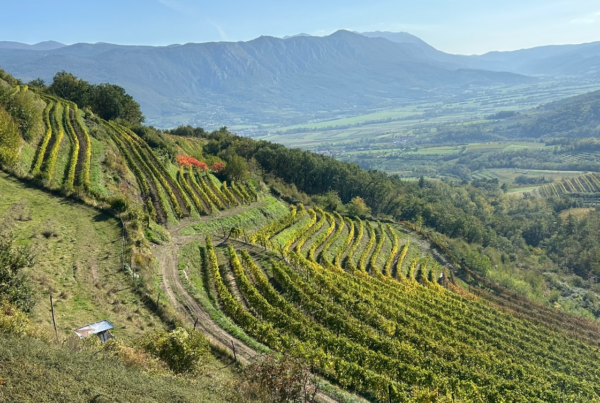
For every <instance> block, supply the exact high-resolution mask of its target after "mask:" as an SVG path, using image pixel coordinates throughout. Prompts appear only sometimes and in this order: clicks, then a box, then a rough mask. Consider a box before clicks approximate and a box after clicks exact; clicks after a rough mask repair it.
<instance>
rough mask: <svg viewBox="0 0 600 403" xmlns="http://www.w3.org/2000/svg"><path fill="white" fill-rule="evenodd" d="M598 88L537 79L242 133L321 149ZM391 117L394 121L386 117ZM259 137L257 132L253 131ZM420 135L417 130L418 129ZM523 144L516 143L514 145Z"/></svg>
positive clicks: (473, 119) (479, 118)
mask: <svg viewBox="0 0 600 403" xmlns="http://www.w3.org/2000/svg"><path fill="white" fill-rule="evenodd" d="M598 88H600V86H599V85H598V84H597V83H592V82H590V83H581V82H570V81H562V82H556V81H552V82H538V83H534V84H526V85H517V86H512V87H503V88H489V89H487V90H485V91H479V92H476V93H470V94H465V95H463V96H461V98H462V99H459V100H452V99H446V100H439V101H434V102H413V103H411V104H407V105H404V106H401V107H394V108H390V109H388V110H379V111H369V112H367V113H363V114H357V115H356V116H344V117H339V118H334V119H330V120H323V121H318V122H317V121H313V122H308V123H300V124H294V125H288V126H277V125H273V126H271V127H265V126H261V127H262V129H261V128H258V127H254V128H253V129H251V128H249V127H248V126H247V125H246V126H243V127H242V126H240V127H239V130H240V132H241V133H242V134H243V133H244V131H245V130H248V133H249V134H250V133H254V132H255V131H257V132H258V133H261V132H262V134H260V135H258V137H259V138H261V139H264V140H269V141H273V142H275V143H281V144H284V145H286V146H288V147H299V148H304V149H315V148H323V147H326V146H327V145H328V144H331V145H335V146H343V145H344V144H349V143H356V142H360V141H361V140H362V141H364V140H365V139H368V141H369V142H374V141H375V142H377V141H381V140H382V139H391V138H392V137H393V136H395V135H406V134H410V133H411V132H412V130H413V129H414V128H415V127H421V128H426V127H431V126H434V125H437V124H441V123H453V124H455V125H471V124H475V123H478V122H483V121H484V120H483V118H484V117H486V116H489V115H492V114H494V113H497V112H499V111H507V110H525V109H528V108H533V107H536V106H538V105H540V104H543V103H547V102H551V101H555V100H558V99H562V98H566V97H569V96H572V95H579V94H583V93H585V92H588V91H593V90H596V89H598ZM385 119H390V121H383V120H385ZM252 135H253V136H255V134H252ZM417 136H418V134H417ZM517 148H519V147H518V145H517V146H516V147H513V148H512V149H517Z"/></svg>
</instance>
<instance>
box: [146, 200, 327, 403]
mask: <svg viewBox="0 0 600 403" xmlns="http://www.w3.org/2000/svg"><path fill="white" fill-rule="evenodd" d="M263 204H264V202H260V201H259V202H254V203H251V204H249V205H241V206H238V207H236V208H233V209H229V210H225V211H223V212H221V213H220V214H219V216H218V217H221V218H222V217H230V216H233V215H237V214H240V213H243V212H244V211H246V210H249V209H252V208H255V207H259V206H261V205H263ZM211 219H215V217H210V216H205V217H202V218H200V219H197V220H194V221H191V220H184V221H181V222H180V223H179V224H178V225H177V226H175V227H172V228H170V229H169V233H170V234H171V238H172V241H171V243H170V244H168V245H156V246H154V248H153V250H154V254H155V256H156V258H157V259H158V262H159V265H160V269H161V274H162V277H163V282H162V288H163V291H164V292H165V294H166V295H167V297H168V298H169V301H170V303H171V304H172V305H173V307H175V309H177V310H178V311H179V312H181V313H182V314H183V315H184V316H185V318H186V319H187V320H188V324H190V325H193V324H194V322H195V321H196V320H197V321H198V322H197V325H196V329H198V330H200V331H201V332H202V333H204V335H206V337H207V338H209V339H210V340H211V342H212V343H214V344H216V345H219V346H220V347H222V348H224V349H227V350H231V343H232V342H233V343H234V344H235V350H236V354H237V357H238V359H239V360H240V361H241V362H242V363H248V362H249V361H250V360H251V359H252V357H254V356H256V354H257V353H256V351H254V350H253V349H252V348H250V347H248V346H247V345H246V344H244V343H243V342H241V341H240V340H237V339H235V338H234V337H233V336H231V335H230V334H229V333H227V331H225V330H223V329H222V328H221V327H220V326H219V325H218V324H217V323H215V322H214V321H213V320H212V319H211V317H210V315H209V314H208V313H207V312H206V311H205V310H204V308H203V307H202V306H201V305H200V304H199V303H198V302H196V300H195V299H194V298H193V297H192V296H191V295H189V294H188V292H187V291H186V289H185V286H184V285H183V283H182V282H181V278H180V277H179V268H178V260H179V250H180V249H181V247H182V246H184V245H185V244H187V243H189V242H192V241H204V238H205V237H204V235H179V232H180V231H181V230H182V229H183V228H185V227H187V226H190V225H193V224H197V223H199V222H202V221H209V220H211ZM318 399H319V401H320V402H323V403H336V402H337V400H334V399H332V398H331V397H329V396H327V395H325V394H323V393H319V394H318Z"/></svg>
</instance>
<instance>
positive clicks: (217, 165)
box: [210, 161, 225, 174]
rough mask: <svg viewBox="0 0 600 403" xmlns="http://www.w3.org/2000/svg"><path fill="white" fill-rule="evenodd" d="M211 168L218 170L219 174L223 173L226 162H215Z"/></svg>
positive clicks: (214, 170)
mask: <svg viewBox="0 0 600 403" xmlns="http://www.w3.org/2000/svg"><path fill="white" fill-rule="evenodd" d="M210 169H212V170H213V172H216V173H218V174H222V173H223V171H225V163H224V162H220V161H219V162H215V163H214V164H213V165H212V167H210Z"/></svg>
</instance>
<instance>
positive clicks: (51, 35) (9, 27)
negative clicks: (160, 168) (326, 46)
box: [0, 0, 600, 54]
mask: <svg viewBox="0 0 600 403" xmlns="http://www.w3.org/2000/svg"><path fill="white" fill-rule="evenodd" d="M0 10H1V14H2V17H1V21H2V22H1V23H0V40H7V41H19V42H25V43H36V42H40V41H43V40H48V39H53V40H56V41H59V42H63V43H67V44H72V43H76V42H91V43H93V42H111V43H119V44H143V45H168V44H173V43H187V42H208V41H223V40H228V41H240V40H250V39H253V38H256V37H258V36H260V35H271V36H285V35H294V34H297V33H300V32H306V33H309V34H312V35H327V34H330V33H332V32H334V31H336V30H338V29H349V30H354V31H374V30H381V31H406V32H410V33H412V34H414V35H417V36H418V37H420V38H422V39H423V40H425V41H426V42H428V43H430V44H431V45H433V46H435V47H436V48H438V49H440V50H443V51H446V52H450V53H461V54H474V53H476V54H480V53H485V52H487V51H491V50H514V49H521V48H528V47H534V46H540V45H548V44H565V43H582V42H592V41H600V2H598V0H569V1H557V0H520V1H518V0H504V1H497V0H449V1H435V0H420V1H419V0H408V1H403V0H390V1H380V0H370V1H356V0H334V1H323V0H321V1H316V0H303V1H298V0H287V1H281V0H280V1H274V0H255V1H219V0H213V1H192V0H120V1H117V0H102V1H99V0H77V1H75V0H54V1H48V0H38V1H33V0H19V1H14V0H0ZM7 17H8V18H7Z"/></svg>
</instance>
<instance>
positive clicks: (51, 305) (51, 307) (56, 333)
mask: <svg viewBox="0 0 600 403" xmlns="http://www.w3.org/2000/svg"><path fill="white" fill-rule="evenodd" d="M50 310H51V311H52V323H53V324H54V334H55V335H56V342H57V343H60V340H58V330H56V319H55V318H54V303H53V302H52V294H51V295H50Z"/></svg>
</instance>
